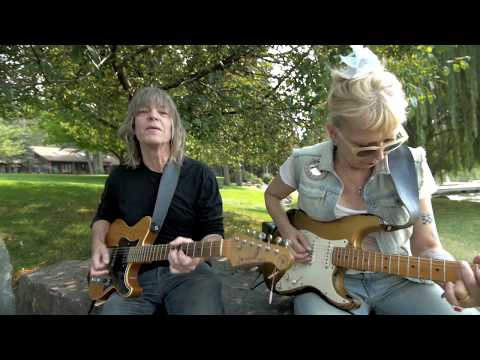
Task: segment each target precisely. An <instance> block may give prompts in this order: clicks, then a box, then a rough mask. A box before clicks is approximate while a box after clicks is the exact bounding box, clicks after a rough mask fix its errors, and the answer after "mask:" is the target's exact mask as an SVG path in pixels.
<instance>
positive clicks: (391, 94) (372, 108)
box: [327, 69, 407, 131]
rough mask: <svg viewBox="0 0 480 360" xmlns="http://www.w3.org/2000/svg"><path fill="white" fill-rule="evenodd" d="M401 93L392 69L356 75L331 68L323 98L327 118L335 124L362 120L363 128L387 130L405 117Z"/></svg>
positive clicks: (395, 126)
mask: <svg viewBox="0 0 480 360" xmlns="http://www.w3.org/2000/svg"><path fill="white" fill-rule="evenodd" d="M406 107H407V101H406V100H405V93H404V92H403V89H402V84H401V83H400V81H399V80H398V79H397V78H396V76H395V75H393V74H392V73H390V72H388V71H386V70H384V69H378V70H375V71H372V72H370V73H369V74H367V75H366V76H364V77H362V78H360V79H346V78H344V77H343V76H341V74H340V72H338V71H337V70H333V71H332V85H331V88H330V93H329V94H328V99H327V108H328V113H329V121H330V122H331V123H332V124H333V125H334V126H336V127H342V125H345V124H346V123H350V124H353V123H354V122H363V124H362V125H363V126H362V127H363V128H365V129H372V130H382V131H391V130H393V129H396V128H397V127H398V126H399V125H400V124H402V123H404V122H405V121H406Z"/></svg>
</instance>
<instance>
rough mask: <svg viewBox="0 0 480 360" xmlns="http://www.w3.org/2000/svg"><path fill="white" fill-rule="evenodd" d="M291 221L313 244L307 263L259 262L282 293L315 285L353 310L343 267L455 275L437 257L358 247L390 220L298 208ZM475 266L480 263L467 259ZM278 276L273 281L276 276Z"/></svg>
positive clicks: (436, 277)
mask: <svg viewBox="0 0 480 360" xmlns="http://www.w3.org/2000/svg"><path fill="white" fill-rule="evenodd" d="M289 217H290V221H291V222H292V225H293V226H295V227H296V228H297V229H299V230H302V232H303V234H304V235H305V237H306V238H307V239H308V240H309V241H310V244H311V247H312V260H311V262H309V263H295V264H294V265H293V266H292V267H290V268H289V269H288V270H287V271H283V272H278V274H277V275H276V276H275V277H272V274H274V273H275V272H277V270H275V269H273V268H272V267H271V266H270V265H268V264H265V265H264V267H263V272H264V278H265V282H266V284H267V286H268V287H269V288H270V289H272V287H273V290H275V291H276V292H278V293H280V294H295V293H298V292H301V291H303V290H307V289H310V290H312V289H313V290H314V291H316V292H318V293H320V294H321V295H323V297H324V298H326V300H328V301H329V302H330V303H331V304H333V305H335V306H337V307H339V308H342V309H353V308H357V307H358V306H359V303H358V302H357V301H356V300H355V299H353V298H352V297H350V296H349V294H348V292H347V291H346V290H345V287H344V281H343V280H344V274H345V271H346V270H347V269H354V270H361V271H371V272H382V273H388V274H395V275H398V276H402V277H410V278H417V279H423V280H433V281H436V282H446V281H455V280H458V279H459V272H458V266H459V264H458V262H456V261H447V260H435V259H431V258H421V257H416V256H404V255H387V254H383V253H380V252H373V251H366V250H362V248H361V247H362V241H363V239H364V238H365V237H366V236H367V235H368V234H370V233H373V232H379V231H392V227H391V226H390V225H385V224H383V223H382V220H381V219H380V218H378V217H377V216H374V215H354V216H348V217H344V218H341V219H338V220H335V221H332V222H320V221H315V220H313V219H311V218H310V217H309V216H308V215H307V214H305V213H304V212H303V211H301V210H295V211H292V212H291V213H290V214H289ZM471 266H472V268H474V267H476V268H478V267H479V265H478V264H471ZM275 279H277V281H275Z"/></svg>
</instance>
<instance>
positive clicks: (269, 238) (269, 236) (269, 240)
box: [267, 234, 273, 243]
mask: <svg viewBox="0 0 480 360" xmlns="http://www.w3.org/2000/svg"><path fill="white" fill-rule="evenodd" d="M272 238H273V237H272V235H271V234H268V236H267V241H268V242H269V243H271V242H272Z"/></svg>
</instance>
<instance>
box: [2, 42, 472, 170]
mask: <svg viewBox="0 0 480 360" xmlns="http://www.w3.org/2000/svg"><path fill="white" fill-rule="evenodd" d="M369 47H370V48H371V49H372V50H373V51H374V52H375V53H377V54H378V55H379V56H380V57H381V58H383V59H384V61H385V64H386V67H387V69H389V70H391V71H392V72H393V73H395V74H396V75H397V76H398V77H399V78H400V80H401V81H402V83H403V85H404V88H405V91H406V94H407V97H408V100H409V105H410V107H409V121H408V124H407V130H408V132H409V134H410V143H409V144H410V145H411V146H418V145H421V146H425V147H426V148H427V150H428V152H429V162H430V165H431V167H432V170H433V171H434V172H437V171H456V170H460V169H469V168H471V167H473V166H474V165H475V164H478V162H479V159H480V146H479V145H480V144H479V138H478V128H479V117H478V116H477V112H478V81H477V76H478V72H479V64H478V55H479V48H478V46H463V45H462V46H440V45H435V46H429V45H421V46H411V45H382V46H379V45H377V46H375V45H372V46H369ZM349 51H350V50H349V47H348V46H345V45H342V46H333V45H315V46H313V45H308V46H307V45H298V46H296V45H290V46H280V45H158V46H155V45H131V46H130V45H129V46H127V45H68V46H41V45H32V46H29V45H18V46H13V45H10V46H0V117H1V118H3V119H4V123H5V124H8V123H10V124H12V123H14V122H15V121H16V119H19V118H21V119H37V120H38V121H39V126H40V127H41V128H42V129H44V130H45V132H46V133H47V134H48V136H47V139H48V140H49V141H51V142H54V143H62V142H68V143H74V144H77V146H79V147H81V148H84V149H86V150H89V151H101V152H104V153H111V154H114V155H116V156H117V157H118V158H119V159H121V160H122V159H123V158H124V156H125V148H124V145H123V144H122V143H121V141H120V140H119V138H118V136H117V130H118V127H119V125H120V123H121V122H122V121H123V118H124V116H125V115H126V109H127V105H128V101H129V99H131V97H132V96H133V94H134V93H135V91H136V90H137V89H139V88H141V87H144V86H158V87H160V88H163V89H164V90H166V91H168V92H169V94H170V95H171V96H172V97H173V99H174V100H175V102H176V104H177V106H178V109H179V112H180V114H181V116H182V118H183V121H184V124H185V127H186V129H187V132H188V140H187V150H188V152H189V153H190V154H191V155H192V156H194V157H197V158H200V159H203V160H205V161H207V162H209V163H211V164H227V165H229V166H232V167H235V166H238V164H240V163H243V164H250V165H253V166H261V165H264V164H269V165H271V166H272V167H273V168H274V167H276V166H278V165H279V164H280V163H281V162H282V161H283V160H284V159H285V158H286V157H287V156H288V155H289V154H290V152H291V150H292V148H293V147H298V146H304V145H308V144H313V143H316V142H318V141H320V140H322V139H324V138H325V133H324V126H323V125H324V123H325V121H326V118H327V114H326V108H325V100H326V97H327V93H328V88H329V85H330V69H331V67H332V66H335V65H337V64H338V62H339V57H338V55H340V54H347V53H348V52H349ZM5 126H6V125H5ZM0 130H2V129H0ZM2 133H3V131H2Z"/></svg>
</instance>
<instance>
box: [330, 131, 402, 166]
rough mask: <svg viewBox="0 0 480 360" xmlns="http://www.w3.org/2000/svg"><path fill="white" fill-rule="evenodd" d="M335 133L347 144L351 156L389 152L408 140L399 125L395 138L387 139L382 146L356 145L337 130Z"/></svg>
mask: <svg viewBox="0 0 480 360" xmlns="http://www.w3.org/2000/svg"><path fill="white" fill-rule="evenodd" d="M337 134H338V135H339V136H340V138H341V139H342V140H343V141H344V142H345V143H346V144H347V145H348V146H349V148H350V151H351V152H352V154H353V156H356V157H358V158H362V159H365V158H371V157H375V156H376V155H377V152H378V151H379V150H381V151H382V152H383V153H384V154H385V155H387V154H388V153H391V152H392V151H393V150H396V149H398V148H399V147H400V146H401V145H402V144H403V143H404V142H405V141H407V140H408V134H407V132H406V131H405V129H404V128H403V126H400V130H399V131H398V132H397V134H396V135H395V139H394V140H392V141H389V142H387V143H385V144H383V145H382V146H356V145H354V144H352V143H351V142H350V141H348V140H347V139H345V137H344V136H343V135H342V133H341V132H340V131H337Z"/></svg>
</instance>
